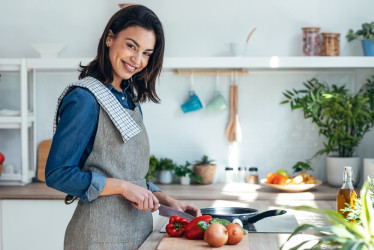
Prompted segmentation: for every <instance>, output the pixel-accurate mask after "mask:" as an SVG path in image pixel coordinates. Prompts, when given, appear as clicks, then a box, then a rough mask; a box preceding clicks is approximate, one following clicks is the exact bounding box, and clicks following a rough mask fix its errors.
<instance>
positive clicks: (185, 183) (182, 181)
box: [180, 176, 191, 185]
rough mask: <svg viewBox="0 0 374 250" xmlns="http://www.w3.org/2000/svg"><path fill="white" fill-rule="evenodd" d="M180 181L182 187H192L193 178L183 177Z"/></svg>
mask: <svg viewBox="0 0 374 250" xmlns="http://www.w3.org/2000/svg"><path fill="white" fill-rule="evenodd" d="M180 180H181V184H182V185H190V182H191V178H190V177H189V176H183V177H181V178H180Z"/></svg>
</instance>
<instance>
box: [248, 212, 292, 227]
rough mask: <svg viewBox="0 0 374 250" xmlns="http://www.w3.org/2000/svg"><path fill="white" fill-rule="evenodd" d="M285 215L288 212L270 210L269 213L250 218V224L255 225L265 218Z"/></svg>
mask: <svg viewBox="0 0 374 250" xmlns="http://www.w3.org/2000/svg"><path fill="white" fill-rule="evenodd" d="M285 213H287V211H286V210H280V209H274V210H268V211H265V212H262V213H259V214H256V215H255V216H252V217H250V218H248V222H249V223H252V224H253V223H256V222H257V221H259V220H262V219H263V218H266V217H271V216H276V215H281V214H285Z"/></svg>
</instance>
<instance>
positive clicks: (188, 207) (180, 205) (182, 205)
mask: <svg viewBox="0 0 374 250" xmlns="http://www.w3.org/2000/svg"><path fill="white" fill-rule="evenodd" d="M169 205H170V207H172V208H175V209H178V210H181V211H183V212H186V213H188V214H190V215H192V216H195V217H197V216H201V211H200V209H199V208H197V207H195V206H194V205H192V204H189V203H186V202H183V201H178V200H174V202H171V203H170V204H169Z"/></svg>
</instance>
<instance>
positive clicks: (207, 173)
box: [193, 164, 217, 184]
mask: <svg viewBox="0 0 374 250" xmlns="http://www.w3.org/2000/svg"><path fill="white" fill-rule="evenodd" d="M216 168H217V166H216V165H215V164H212V165H195V166H194V167H193V170H194V172H195V174H196V175H200V176H201V177H203V180H202V181H201V183H200V184H212V183H213V180H214V175H215V173H216Z"/></svg>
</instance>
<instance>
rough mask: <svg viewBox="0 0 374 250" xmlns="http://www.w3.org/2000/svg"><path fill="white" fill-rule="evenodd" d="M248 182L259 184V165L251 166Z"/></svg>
mask: <svg viewBox="0 0 374 250" xmlns="http://www.w3.org/2000/svg"><path fill="white" fill-rule="evenodd" d="M247 183H249V184H258V173H257V167H250V168H249V173H248V178H247Z"/></svg>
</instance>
